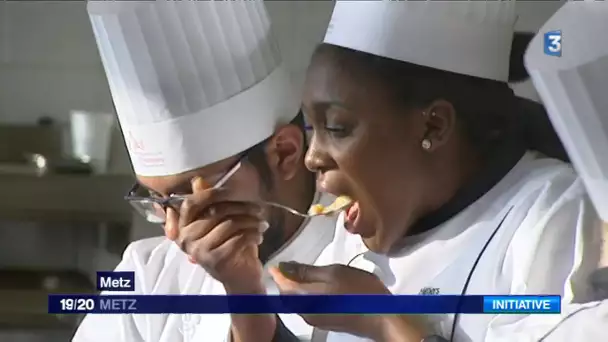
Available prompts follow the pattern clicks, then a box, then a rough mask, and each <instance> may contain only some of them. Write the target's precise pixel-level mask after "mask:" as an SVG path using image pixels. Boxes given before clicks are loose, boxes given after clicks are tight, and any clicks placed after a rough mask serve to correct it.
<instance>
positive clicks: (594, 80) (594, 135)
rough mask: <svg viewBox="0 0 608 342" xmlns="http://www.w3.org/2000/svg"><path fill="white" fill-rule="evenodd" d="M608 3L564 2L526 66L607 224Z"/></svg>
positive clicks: (541, 34) (532, 48) (535, 44)
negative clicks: (607, 38)
mask: <svg viewBox="0 0 608 342" xmlns="http://www.w3.org/2000/svg"><path fill="white" fill-rule="evenodd" d="M605 32H608V3H605V2H595V1H585V2H568V3H566V4H565V5H564V6H563V7H561V8H560V9H559V10H558V11H557V12H556V13H555V14H554V15H553V17H551V18H550V19H549V20H548V21H547V22H546V23H545V25H544V26H543V27H542V28H541V30H540V32H539V33H538V35H537V36H536V37H535V38H534V39H533V40H532V42H531V43H530V45H529V46H528V50H527V51H526V56H525V63H526V68H527V69H528V72H529V73H530V76H531V78H532V81H533V82H534V86H535V87H536V89H537V91H538V93H539V95H540V97H541V98H542V100H543V103H544V104H545V106H546V107H547V111H548V112H549V117H550V118H551V121H552V122H553V125H554V126H555V130H556V131H557V133H558V134H559V136H560V138H561V140H562V142H563V143H564V145H565V147H566V150H567V151H568V154H569V155H570V158H571V159H572V162H573V164H574V166H575V168H576V169H577V171H578V173H579V174H580V176H581V178H582V179H583V181H584V182H585V185H586V187H587V191H588V192H589V195H590V197H591V199H592V200H593V202H594V204H595V206H596V208H597V210H598V213H599V214H600V216H601V217H602V219H603V220H604V221H608V152H607V146H608V96H606V95H607V89H608V44H605V43H602V42H601V39H600V40H598V39H596V37H598V35H600V36H601V35H602V34H604V33H605Z"/></svg>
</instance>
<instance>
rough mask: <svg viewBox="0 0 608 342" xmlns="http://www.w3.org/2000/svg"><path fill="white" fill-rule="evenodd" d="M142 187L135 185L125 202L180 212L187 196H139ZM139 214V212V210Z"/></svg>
mask: <svg viewBox="0 0 608 342" xmlns="http://www.w3.org/2000/svg"><path fill="white" fill-rule="evenodd" d="M248 154H249V150H248V151H245V152H244V153H243V154H242V155H241V156H240V157H239V158H238V159H237V160H236V161H235V162H234V163H233V164H231V165H230V167H229V168H228V169H227V170H226V171H225V172H224V173H223V174H222V177H221V178H220V179H222V178H224V177H226V176H227V175H228V174H229V173H230V172H231V171H232V170H233V169H234V168H235V167H236V166H237V165H239V163H244V162H245V161H246V160H247V156H248ZM140 187H141V185H140V184H139V183H137V182H136V183H135V184H133V186H132V187H131V189H130V190H129V192H128V193H127V194H126V195H125V196H124V200H125V201H127V202H129V204H131V205H132V206H134V207H135V204H136V203H142V202H143V203H155V204H158V205H159V206H161V208H162V209H163V211H165V212H166V211H167V208H168V207H171V208H174V209H176V210H179V207H180V206H181V204H182V203H183V202H184V200H185V199H186V197H187V195H170V196H169V197H167V198H158V197H151V196H145V197H144V196H137V195H135V193H136V192H137V190H138V189H139V188H140ZM137 209H138V208H136V210H137ZM138 212H139V210H138Z"/></svg>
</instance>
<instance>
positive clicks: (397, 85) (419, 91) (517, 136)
mask: <svg viewBox="0 0 608 342" xmlns="http://www.w3.org/2000/svg"><path fill="white" fill-rule="evenodd" d="M518 39H520V38H518ZM520 40H521V39H520ZM520 40H518V43H519V46H518V49H517V51H515V50H513V51H512V54H511V58H512V60H514V59H518V60H519V61H520V62H519V63H518V64H519V65H521V68H523V52H524V51H525V47H526V46H527V44H521V42H520ZM521 46H523V48H521ZM317 59H322V60H323V59H329V60H330V61H332V62H333V63H335V65H337V66H338V67H339V68H340V69H341V70H348V73H349V76H351V77H355V78H358V79H357V80H355V81H356V82H357V81H359V80H361V81H364V82H357V83H359V84H366V83H367V84H368V83H370V82H371V83H372V84H374V85H377V86H380V87H382V88H383V89H384V90H385V91H386V92H387V95H388V96H389V97H390V99H391V100H394V101H395V103H398V104H399V103H400V104H401V105H403V106H404V107H405V108H423V107H425V106H427V105H429V104H430V103H431V102H432V101H434V100H437V99H443V100H446V101H448V102H450V103H451V104H452V105H453V106H454V108H455V110H456V113H457V115H458V118H459V120H460V121H461V122H462V123H463V124H462V125H461V127H462V128H463V130H464V133H465V136H466V137H467V138H468V140H469V141H470V143H471V144H472V145H473V146H475V148H477V149H478V150H479V152H480V153H481V154H482V155H486V154H488V153H490V152H492V151H493V150H494V148H495V147H497V146H498V145H500V144H502V143H503V142H505V141H507V140H508V139H512V140H514V141H517V140H520V141H524V142H525V145H526V147H527V148H529V149H535V148H537V147H538V146H539V145H542V144H539V143H537V140H538V139H537V138H538V137H537V136H536V134H534V133H535V129H529V128H526V127H523V125H522V124H521V123H522V122H521V118H520V117H521V114H520V111H521V101H520V99H519V98H517V97H516V96H515V95H514V93H513V91H512V90H511V88H510V87H509V85H508V84H507V83H503V82H498V81H493V80H487V79H482V78H479V77H473V76H467V75H462V74H457V73H452V72H447V71H443V70H438V69H434V68H429V67H425V66H420V65H416V64H413V63H406V62H402V61H398V60H394V59H390V58H385V57H380V56H375V55H372V54H368V53H365V52H361V51H356V50H352V49H348V48H343V47H338V46H334V45H329V44H321V45H319V46H318V47H317V49H316V50H315V53H314V54H313V61H314V60H317ZM517 70H518V71H521V70H520V69H517ZM524 71H525V68H524ZM526 75H527V74H526ZM497 104H498V105H497ZM526 104H528V103H526ZM528 105H529V104H528ZM528 109H529V108H528ZM533 109H534V110H539V109H540V110H541V113H542V114H544V117H545V118H546V113H545V112H544V108H543V107H542V105H539V106H538V107H534V108H533ZM538 114H539V113H536V115H535V117H542V116H543V115H538ZM541 122H542V120H541ZM545 123H548V124H549V127H551V126H550V122H549V121H548V119H547V120H546V121H545ZM528 135H530V136H528ZM542 152H545V151H542Z"/></svg>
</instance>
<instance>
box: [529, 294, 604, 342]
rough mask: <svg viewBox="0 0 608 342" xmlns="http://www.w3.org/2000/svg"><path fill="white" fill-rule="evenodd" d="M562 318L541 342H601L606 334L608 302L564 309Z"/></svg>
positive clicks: (571, 306) (575, 305)
mask: <svg viewBox="0 0 608 342" xmlns="http://www.w3.org/2000/svg"><path fill="white" fill-rule="evenodd" d="M564 313H565V314H564V315H563V316H564V318H563V319H562V320H561V321H560V322H559V323H558V324H556V325H555V326H554V327H553V328H552V329H551V330H550V331H549V332H548V333H547V334H546V335H545V336H544V337H543V338H542V339H541V340H540V341H541V342H572V341H585V342H601V341H605V340H606V333H607V332H608V300H603V301H600V302H591V303H586V304H580V305H577V304H573V305H569V306H568V307H567V308H564Z"/></svg>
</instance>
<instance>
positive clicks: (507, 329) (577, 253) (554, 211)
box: [485, 179, 606, 342]
mask: <svg viewBox="0 0 608 342" xmlns="http://www.w3.org/2000/svg"><path fill="white" fill-rule="evenodd" d="M565 183H566V184H564V183H562V184H561V185H558V186H555V184H553V185H547V187H546V188H544V189H543V191H542V192H541V194H540V196H539V197H538V198H537V199H536V201H535V203H534V204H533V205H532V207H531V208H530V210H529V212H528V213H527V214H526V217H525V218H524V220H523V222H522V224H521V226H520V228H519V229H518V231H517V232H516V233H515V235H514V236H513V239H512V241H511V243H510V246H509V248H508V250H507V253H506V255H505V262H504V267H506V268H509V269H510V270H509V272H508V273H510V274H511V291H510V294H512V295H525V294H529V295H538V294H560V295H561V296H562V309H563V311H562V314H556V315H544V314H543V315H497V316H495V317H494V318H493V319H492V321H491V322H490V324H489V326H488V330H487V332H486V338H485V341H486V342H503V341H504V342H507V341H518V342H527V341H531V342H532V341H534V342H537V341H540V340H541V339H542V338H543V337H544V336H545V335H547V334H548V333H549V332H550V331H552V330H553V329H555V330H554V332H553V333H551V335H553V336H552V338H554V340H555V341H561V340H560V339H559V337H558V336H559V334H560V333H561V332H564V333H576V332H581V331H580V329H578V328H577V329H576V330H570V331H568V330H569V329H567V328H566V329H563V328H562V329H556V327H557V326H558V325H560V323H561V322H563V323H561V324H565V325H570V326H571V324H572V323H566V322H567V320H565V319H566V317H567V316H568V314H569V311H570V310H573V309H572V307H571V305H574V304H572V303H584V302H588V301H590V300H592V299H591V298H593V293H592V287H591V285H590V282H589V277H590V275H591V274H592V273H593V272H594V271H595V270H596V269H597V266H598V263H599V259H600V254H601V249H602V243H601V240H602V222H601V220H600V218H599V216H598V215H597V213H596V211H595V210H594V207H593V205H592V203H591V201H590V200H589V198H588V196H587V195H586V192H585V190H584V187H583V186H582V183H581V182H580V180H578V179H577V180H575V181H573V182H565ZM579 315H585V314H584V313H583V312H581V313H579ZM579 317H583V316H579ZM605 317H606V316H605V315H604V322H605ZM581 319H584V318H581ZM572 322H574V321H572ZM597 322H599V321H597ZM590 324H592V325H593V323H590ZM560 331H561V332H560ZM581 333H582V332H581ZM583 340H584V341H587V339H583V338H579V337H577V338H573V339H570V340H569V341H583ZM547 341H550V340H547ZM588 341H594V340H593V339H590V340H588Z"/></svg>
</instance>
